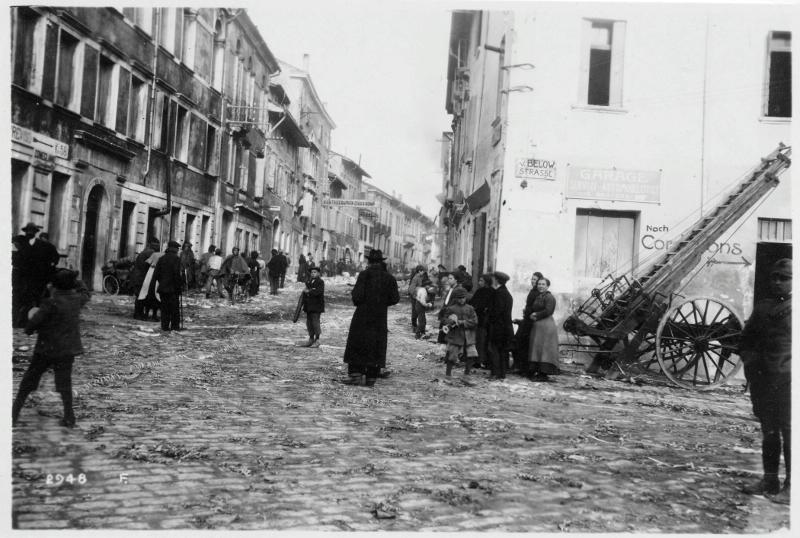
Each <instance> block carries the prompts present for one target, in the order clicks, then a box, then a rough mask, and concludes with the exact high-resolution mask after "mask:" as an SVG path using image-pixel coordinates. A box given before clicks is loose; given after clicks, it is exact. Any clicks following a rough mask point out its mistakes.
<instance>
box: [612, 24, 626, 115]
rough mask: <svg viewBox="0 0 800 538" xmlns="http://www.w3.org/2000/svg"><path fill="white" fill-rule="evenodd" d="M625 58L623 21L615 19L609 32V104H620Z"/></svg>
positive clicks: (619, 105)
mask: <svg viewBox="0 0 800 538" xmlns="http://www.w3.org/2000/svg"><path fill="white" fill-rule="evenodd" d="M624 59H625V21H615V22H614V30H613V31H612V33H611V86H610V88H609V103H608V104H609V105H610V106H616V107H621V106H622V75H623V64H624Z"/></svg>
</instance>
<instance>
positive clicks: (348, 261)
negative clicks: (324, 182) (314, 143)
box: [323, 151, 370, 267]
mask: <svg viewBox="0 0 800 538" xmlns="http://www.w3.org/2000/svg"><path fill="white" fill-rule="evenodd" d="M365 177H370V175H369V174H368V173H367V172H366V170H364V169H363V168H361V166H360V165H359V163H357V162H355V161H353V160H352V159H350V158H348V157H346V156H344V155H341V154H340V153H336V152H335V151H331V152H330V158H329V160H328V180H329V193H330V197H329V198H327V199H325V200H324V201H323V206H324V208H325V209H327V212H328V218H329V219H330V220H329V221H328V222H329V224H330V231H329V233H330V237H331V239H332V242H331V243H328V244H327V250H326V251H325V257H326V259H330V260H333V261H335V262H343V263H344V264H345V265H346V266H349V267H352V266H354V265H356V264H358V263H359V262H360V261H362V256H363V255H364V250H363V245H362V244H360V243H359V242H360V241H361V239H360V236H361V231H362V230H361V220H362V217H361V215H362V214H363V213H361V211H364V209H365V208H366V207H367V205H368V204H369V202H367V201H366V200H365V199H364V198H363V197H362V184H363V181H364V178H365Z"/></svg>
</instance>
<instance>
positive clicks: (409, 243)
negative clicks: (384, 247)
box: [403, 234, 417, 248]
mask: <svg viewBox="0 0 800 538" xmlns="http://www.w3.org/2000/svg"><path fill="white" fill-rule="evenodd" d="M416 243H417V237H416V236H415V235H413V234H403V246H404V247H406V248H412V247H413V246H414V245H415V244H416Z"/></svg>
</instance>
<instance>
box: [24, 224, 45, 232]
mask: <svg viewBox="0 0 800 538" xmlns="http://www.w3.org/2000/svg"><path fill="white" fill-rule="evenodd" d="M41 229H42V227H41V226H39V225H38V224H34V223H33V222H29V223H28V224H26V225H25V226H24V227H23V228H22V231H23V232H27V231H28V230H33V231H35V232H38V231H39V230H41Z"/></svg>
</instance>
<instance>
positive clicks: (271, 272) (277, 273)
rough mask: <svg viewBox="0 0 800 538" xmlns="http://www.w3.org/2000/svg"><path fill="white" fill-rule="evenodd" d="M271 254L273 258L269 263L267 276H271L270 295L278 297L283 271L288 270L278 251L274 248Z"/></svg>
mask: <svg viewBox="0 0 800 538" xmlns="http://www.w3.org/2000/svg"><path fill="white" fill-rule="evenodd" d="M270 254H272V256H271V257H270V259H269V261H268V262H267V275H268V276H269V294H270V295H278V287H279V286H280V283H281V271H285V270H286V268H285V266H284V265H283V260H282V259H281V255H280V253H279V252H278V251H277V249H274V248H273V249H272V252H270Z"/></svg>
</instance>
